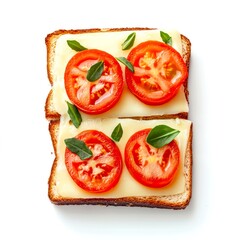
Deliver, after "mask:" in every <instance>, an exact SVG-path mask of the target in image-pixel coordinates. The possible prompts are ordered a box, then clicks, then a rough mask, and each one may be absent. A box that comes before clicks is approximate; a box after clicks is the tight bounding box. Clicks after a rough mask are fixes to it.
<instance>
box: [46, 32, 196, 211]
mask: <svg viewBox="0 0 240 240" xmlns="http://www.w3.org/2000/svg"><path fill="white" fill-rule="evenodd" d="M141 30H151V29H150V28H121V29H104V30H103V29H84V30H58V31H55V32H53V33H51V34H49V35H47V37H46V39H45V42H46V46H47V73H48V79H49V82H50V84H51V86H53V85H54V81H55V79H54V78H55V76H54V71H53V65H54V62H55V61H56V57H57V56H56V54H55V51H56V44H57V40H58V39H59V37H61V36H62V35H64V34H84V33H95V32H101V31H111V32H119V31H141ZM180 36H181V42H182V57H183V60H184V61H185V63H186V65H187V67H188V69H189V67H190V56H191V43H190V40H189V39H188V38H187V37H185V36H184V35H180ZM183 87H184V94H185V97H186V99H187V101H188V94H189V93H188V81H186V82H185V84H184V86H183ZM45 117H46V119H47V120H49V132H50V135H51V139H52V143H53V148H54V153H55V160H54V162H53V165H52V169H51V174H50V177H49V181H48V185H49V189H48V195H49V198H50V200H51V202H52V203H54V204H57V205H66V204H92V205H114V206H140V207H157V208H171V209H184V208H185V207H186V206H187V205H188V204H189V201H190V199H191V195H192V124H191V128H190V132H189V136H188V142H187V147H186V154H185V159H184V178H185V188H184V191H183V192H182V193H178V194H174V195H161V196H158V195H153V196H130V195H129V196H127V197H111V198H104V197H95V198H81V197H77V198H76V197H65V196H61V194H59V192H58V190H57V178H56V175H57V168H58V166H59V159H60V158H59V153H58V149H57V148H58V136H59V129H60V127H61V125H60V118H61V114H60V113H58V112H57V110H56V108H55V106H54V100H53V90H52V89H51V90H50V92H49V94H48V96H47V99H46V103H45ZM132 118H134V119H138V120H141V119H147V120H152V119H172V118H174V119H175V118H180V119H187V118H188V112H179V113H175V114H164V115H153V116H144V117H143V116H135V117H132Z"/></svg>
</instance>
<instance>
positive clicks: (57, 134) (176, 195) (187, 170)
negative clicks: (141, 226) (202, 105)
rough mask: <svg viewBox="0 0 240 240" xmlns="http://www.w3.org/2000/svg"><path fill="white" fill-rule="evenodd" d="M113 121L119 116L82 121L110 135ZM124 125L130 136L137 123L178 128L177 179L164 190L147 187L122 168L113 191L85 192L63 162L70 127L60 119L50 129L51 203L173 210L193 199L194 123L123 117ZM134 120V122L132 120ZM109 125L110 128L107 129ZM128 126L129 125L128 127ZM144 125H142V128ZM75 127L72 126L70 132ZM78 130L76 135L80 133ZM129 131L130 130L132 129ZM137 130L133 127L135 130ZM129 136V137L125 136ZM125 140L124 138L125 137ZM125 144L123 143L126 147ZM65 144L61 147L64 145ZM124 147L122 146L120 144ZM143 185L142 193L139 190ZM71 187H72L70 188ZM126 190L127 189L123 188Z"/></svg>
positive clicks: (49, 192)
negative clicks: (51, 146) (179, 159)
mask: <svg viewBox="0 0 240 240" xmlns="http://www.w3.org/2000/svg"><path fill="white" fill-rule="evenodd" d="M111 121H112V122H113V125H115V124H116V122H119V119H117V120H112V119H110V120H109V119H105V120H97V121H96V122H95V121H92V123H91V121H90V122H85V125H84V123H83V126H82V130H83V129H84V130H85V127H86V126H87V128H90V129H93V128H99V126H101V127H102V129H105V130H106V134H108V135H109V130H108V129H109V128H110V129H111ZM120 121H121V124H122V125H123V126H125V128H123V131H124V132H125V133H126V134H128V135H130V134H131V130H130V129H132V128H134V127H133V126H136V124H138V125H139V126H142V127H146V126H149V124H150V122H151V121H153V123H152V124H162V123H163V124H168V125H169V124H170V126H173V127H177V128H178V127H179V129H180V130H181V132H182V133H180V135H181V134H182V136H179V138H178V141H179V145H181V146H182V149H183V150H182V149H181V150H182V152H184V154H183V155H182V159H181V161H182V167H180V170H179V172H178V174H177V177H176V179H175V180H174V182H173V183H170V184H169V185H168V186H167V187H164V188H163V189H160V190H159V189H157V190H155V189H150V190H149V189H148V188H147V187H144V186H139V185H140V184H138V183H137V182H132V181H134V180H132V179H131V177H130V175H129V173H128V171H127V170H125V172H124V171H123V173H122V177H121V179H120V182H119V183H118V185H117V187H115V189H114V190H113V191H111V192H110V193H106V194H99V193H97V194H95V195H94V194H91V193H90V194H88V193H86V192H84V191H82V190H81V189H80V188H79V187H78V186H76V185H75V183H74V182H73V180H72V179H71V178H70V177H68V173H67V170H66V168H65V165H64V159H63V158H62V157H61V155H62V154H61V150H60V148H62V147H63V145H62V144H61V142H63V138H62V137H61V135H63V136H65V134H64V133H61V132H64V129H61V128H69V127H70V128H71V126H66V123H64V124H61V123H60V121H51V123H50V125H49V131H50V134H51V137H52V142H53V147H54V152H55V156H56V158H55V160H54V163H53V166H52V169H51V174H50V178H49V190H48V194H49V198H50V200H51V202H52V203H54V204H56V205H69V204H79V205H81V204H94V205H113V206H138V207H155V208H172V209H184V208H185V207H186V206H187V205H188V204H189V201H190V199H191V195H192V123H191V122H190V121H189V120H185V119H170V120H169V119H168V120H145V121H144V120H132V119H121V120H120ZM132 121H133V123H132ZM104 126H107V128H104ZM126 126H127V127H126ZM140 128H141V127H140ZM73 131H74V130H73V129H71V133H72V132H73ZM78 131H81V130H76V132H75V133H74V134H77V132H78ZM129 131H130V132H129ZM133 131H134V130H133ZM126 138H128V136H127V137H126ZM123 141H124V140H123ZM124 145H125V143H123V144H122V146H124ZM61 146H62V147H61ZM118 146H119V148H120V149H121V148H122V146H121V145H120V144H118ZM121 151H122V150H121ZM140 188H143V192H141V190H139V189H140ZM70 189H72V190H70ZM123 189H125V190H123Z"/></svg>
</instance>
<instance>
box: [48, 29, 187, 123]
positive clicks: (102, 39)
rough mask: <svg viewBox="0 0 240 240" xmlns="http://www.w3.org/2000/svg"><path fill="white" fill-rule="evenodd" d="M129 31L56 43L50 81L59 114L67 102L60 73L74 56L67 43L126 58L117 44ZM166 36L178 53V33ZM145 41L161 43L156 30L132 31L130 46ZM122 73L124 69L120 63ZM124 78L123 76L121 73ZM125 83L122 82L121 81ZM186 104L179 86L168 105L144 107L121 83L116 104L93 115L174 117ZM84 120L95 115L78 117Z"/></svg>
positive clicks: (61, 39) (73, 37)
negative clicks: (119, 95) (121, 86)
mask: <svg viewBox="0 0 240 240" xmlns="http://www.w3.org/2000/svg"><path fill="white" fill-rule="evenodd" d="M131 32H132V31H122V32H107V31H102V32H96V33H83V34H65V35H62V36H60V37H59V38H58V40H57V41H56V48H55V56H54V61H53V65H52V74H53V76H54V79H53V104H54V108H55V109H56V111H57V112H58V113H59V114H61V115H62V114H65V113H66V112H67V104H66V100H67V101H69V99H68V96H67V94H66V91H65V87H64V72H65V68H66V65H67V63H68V61H69V60H70V59H71V57H72V56H74V55H75V54H76V51H74V50H72V49H71V48H70V47H69V46H68V45H67V40H77V41H78V42H79V43H80V44H81V45H83V46H85V47H86V48H89V49H100V50H103V51H106V52H108V53H110V54H112V55H113V56H114V57H127V55H128V53H129V52H130V51H131V49H130V50H125V51H123V50H122V49H121V44H122V43H123V42H124V41H125V39H126V38H127V36H128V35H129V34H130V33H131ZM168 34H169V35H170V36H171V37H172V42H173V45H172V46H173V47H174V48H175V49H176V50H177V51H178V52H179V53H180V54H182V44H181V36H180V34H179V33H178V32H175V31H171V32H168ZM147 40H157V41H162V39H161V37H160V30H143V31H136V39H135V42H134V46H133V47H135V46H136V45H138V44H139V43H141V42H144V41H147ZM120 65H121V67H122V70H123V73H124V69H125V66H124V65H123V64H122V63H120ZM123 75H124V74H123ZM124 82H125V81H124ZM188 111H189V108H188V102H187V100H186V97H185V94H184V89H183V87H182V88H181V89H180V90H179V92H178V94H177V95H176V96H175V97H174V98H173V99H172V100H171V101H169V102H168V103H166V104H163V105H160V106H148V105H145V104H144V103H142V102H141V101H140V100H138V99H137V98H136V97H135V96H134V95H133V94H132V93H131V92H130V91H129V90H128V88H127V85H126V83H124V90H123V94H122V96H121V98H120V100H119V102H118V103H117V104H116V105H115V106H114V107H113V108H112V109H110V110H109V111H107V112H105V113H103V114H100V115H97V117H101V118H109V117H110V118H114V117H136V116H137V117H140V116H154V115H166V114H177V113H180V112H188ZM82 116H83V118H84V119H93V118H95V117H96V116H95V115H87V114H84V113H83V114H82Z"/></svg>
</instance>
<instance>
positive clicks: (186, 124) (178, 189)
mask: <svg viewBox="0 0 240 240" xmlns="http://www.w3.org/2000/svg"><path fill="white" fill-rule="evenodd" d="M118 123H121V125H122V127H123V136H122V138H121V140H120V141H119V142H118V143H116V144H117V145H118V147H119V149H120V151H121V153H122V156H124V148H125V145H126V142H127V140H128V139H129V137H130V136H131V135H132V134H134V133H135V132H136V131H138V130H141V129H145V128H149V127H150V128H152V127H154V126H156V125H159V124H166V125H168V126H170V127H172V128H175V129H178V130H180V134H179V135H178V136H177V137H176V141H177V142H178V146H179V148H180V152H181V156H180V157H181V164H180V167H179V169H178V172H177V174H176V176H175V178H174V180H173V181H172V182H171V183H170V184H169V185H168V186H166V187H163V188H157V189H155V188H149V187H145V186H143V185H141V184H140V183H138V182H137V181H136V180H135V179H133V178H132V176H131V175H130V174H129V172H128V170H127V169H126V166H125V164H124V166H123V172H122V175H121V178H120V180H119V183H118V184H117V185H116V186H115V187H114V188H113V189H112V190H110V191H108V192H106V193H97V194H93V193H89V192H86V191H84V190H82V189H81V188H80V187H78V186H77V185H76V184H75V182H74V181H73V180H72V178H71V177H70V175H69V174H68V172H67V169H66V166H65V163H64V161H65V159H64V153H65V148H66V146H65V143H64V139H66V138H70V137H74V136H76V135H77V134H78V133H79V132H80V131H83V130H87V129H96V130H99V131H102V132H104V133H105V134H106V135H107V136H109V137H110V136H111V133H112V131H113V129H114V128H115V127H116V125H117V124H118ZM190 126H191V122H190V121H189V120H184V119H171V120H133V119H96V120H89V121H84V122H82V124H81V126H80V127H79V129H76V128H75V127H74V126H73V125H70V124H69V118H68V116H67V115H64V116H62V117H61V123H60V130H59V136H58V145H57V149H58V152H57V156H58V157H59V161H58V165H57V168H56V177H55V178H56V188H57V191H58V193H59V194H60V195H61V196H62V197H66V198H96V197H101V198H118V197H128V196H162V195H172V194H178V193H182V192H184V189H185V178H184V173H183V166H184V159H185V152H186V146H187V141H188V138H189V133H190ZM123 162H124V159H123Z"/></svg>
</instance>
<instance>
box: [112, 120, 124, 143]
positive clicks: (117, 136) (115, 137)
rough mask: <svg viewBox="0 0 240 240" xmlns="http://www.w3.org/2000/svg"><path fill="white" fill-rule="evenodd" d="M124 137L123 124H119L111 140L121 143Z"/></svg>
mask: <svg viewBox="0 0 240 240" xmlns="http://www.w3.org/2000/svg"><path fill="white" fill-rule="evenodd" d="M122 135H123V129H122V125H121V123H119V124H118V125H117V126H116V127H115V128H114V130H113V132H112V135H111V138H112V139H113V140H114V141H116V142H119V141H120V139H121V138H122Z"/></svg>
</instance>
